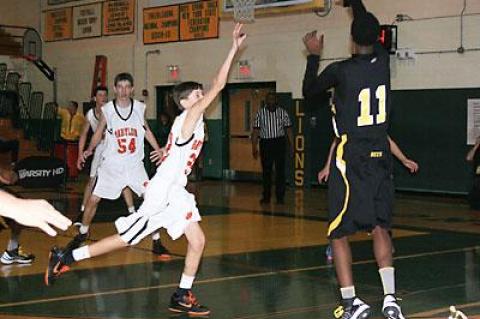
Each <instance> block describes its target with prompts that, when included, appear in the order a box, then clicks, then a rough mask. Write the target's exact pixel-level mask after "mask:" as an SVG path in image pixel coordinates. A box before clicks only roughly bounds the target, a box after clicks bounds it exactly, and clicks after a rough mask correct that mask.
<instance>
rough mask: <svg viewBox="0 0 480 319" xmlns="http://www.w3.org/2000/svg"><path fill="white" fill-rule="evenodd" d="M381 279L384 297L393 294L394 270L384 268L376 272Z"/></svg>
mask: <svg viewBox="0 0 480 319" xmlns="http://www.w3.org/2000/svg"><path fill="white" fill-rule="evenodd" d="M378 272H379V273H380V279H382V285H383V293H384V294H385V295H394V294H395V268H393V267H385V268H380V269H379V270H378Z"/></svg>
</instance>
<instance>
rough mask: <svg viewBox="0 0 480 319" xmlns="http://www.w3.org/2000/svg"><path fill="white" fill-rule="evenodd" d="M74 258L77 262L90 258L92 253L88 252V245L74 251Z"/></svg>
mask: <svg viewBox="0 0 480 319" xmlns="http://www.w3.org/2000/svg"><path fill="white" fill-rule="evenodd" d="M72 256H73V259H74V260H75V261H80V260H83V259H87V258H90V251H89V250H88V245H86V246H82V247H80V248H77V249H75V250H73V251H72Z"/></svg>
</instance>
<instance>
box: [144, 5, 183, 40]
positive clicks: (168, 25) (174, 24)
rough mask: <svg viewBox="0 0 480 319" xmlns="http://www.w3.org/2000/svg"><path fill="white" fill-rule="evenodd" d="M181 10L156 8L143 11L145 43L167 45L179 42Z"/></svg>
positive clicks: (174, 7)
mask: <svg viewBox="0 0 480 319" xmlns="http://www.w3.org/2000/svg"><path fill="white" fill-rule="evenodd" d="M178 12H179V8H178V5H176V6H166V7H155V8H148V9H144V10H143V43H144V44H151V43H165V42H174V41H178V40H179V34H178V29H179V16H178Z"/></svg>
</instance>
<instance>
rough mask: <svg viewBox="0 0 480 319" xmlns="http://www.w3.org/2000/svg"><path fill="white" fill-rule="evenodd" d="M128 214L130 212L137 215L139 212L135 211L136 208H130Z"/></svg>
mask: <svg viewBox="0 0 480 319" xmlns="http://www.w3.org/2000/svg"><path fill="white" fill-rule="evenodd" d="M128 212H129V213H130V214H135V213H136V212H137V211H136V210H135V206H130V207H128Z"/></svg>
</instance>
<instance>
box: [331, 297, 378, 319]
mask: <svg viewBox="0 0 480 319" xmlns="http://www.w3.org/2000/svg"><path fill="white" fill-rule="evenodd" d="M370 313H371V309H370V306H369V305H367V304H366V303H364V302H363V301H362V300H361V299H360V298H357V297H355V298H352V299H343V300H342V305H341V306H339V307H338V308H337V309H335V311H334V312H333V314H334V316H335V318H337V319H366V318H368V317H369V316H370Z"/></svg>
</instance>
